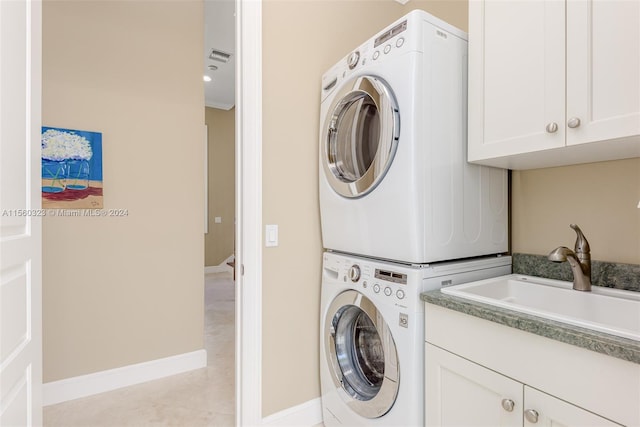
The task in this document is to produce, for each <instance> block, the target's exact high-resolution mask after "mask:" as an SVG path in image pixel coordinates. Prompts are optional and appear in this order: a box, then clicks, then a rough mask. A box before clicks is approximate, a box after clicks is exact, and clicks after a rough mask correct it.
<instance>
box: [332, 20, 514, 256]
mask: <svg viewBox="0 0 640 427" xmlns="http://www.w3.org/2000/svg"><path fill="white" fill-rule="evenodd" d="M466 37H467V36H466V34H465V33H464V32H462V31H460V30H458V29H456V28H454V27H452V26H451V25H449V24H447V23H445V22H443V21H441V20H439V19H437V18H435V17H433V16H431V15H429V14H427V13H426V12H424V11H421V10H414V11H413V12H411V13H409V14H408V15H406V16H405V17H403V18H401V19H400V20H398V21H396V22H394V23H393V24H392V25H390V26H389V27H387V28H385V29H384V30H383V31H381V32H380V33H378V34H376V35H375V36H374V37H373V38H372V39H370V40H369V41H367V42H366V43H364V44H362V45H361V46H359V47H358V48H356V49H355V50H353V52H351V53H350V54H349V55H348V56H346V57H345V58H343V59H342V60H341V61H340V62H338V63H337V64H336V65H335V66H334V67H332V68H331V69H330V70H329V71H327V72H326V73H325V74H324V75H323V78H322V98H321V112H320V144H319V145H320V156H319V157H320V168H319V171H320V180H319V181H320V184H319V186H320V188H319V192H320V211H321V223H322V239H323V246H324V247H325V248H327V249H334V250H337V251H341V252H348V253H354V254H360V255H366V256H370V257H373V258H381V259H388V260H398V261H402V262H410V263H429V262H435V261H442V260H451V259H459V258H466V257H474V256H480V255H487V254H497V253H503V252H506V251H507V171H506V170H504V169H496V168H489V167H485V166H479V165H471V164H468V163H467V162H466V138H467V133H466V121H467V118H466V110H467V39H466Z"/></svg>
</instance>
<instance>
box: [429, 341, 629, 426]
mask: <svg viewBox="0 0 640 427" xmlns="http://www.w3.org/2000/svg"><path fill="white" fill-rule="evenodd" d="M425 360H426V362H425V363H426V364H425V420H426V425H427V426H442V427H445V426H458V427H472V426H492V427H498V426H500V427H502V426H508V427H516V426H519V427H521V426H545V427H551V426H567V427H571V426H575V427H594V426H619V425H620V424H616V423H614V422H611V421H609V420H607V419H606V418H603V417H600V416H598V415H596V414H594V413H592V412H589V411H587V410H584V409H582V408H580V407H578V406H575V405H572V404H570V403H567V402H565V401H563V400H561V399H558V398H556V397H554V396H552V395H550V394H547V393H544V392H541V391H539V390H536V389H534V388H531V387H529V386H527V385H525V384H523V383H521V382H519V381H516V380H514V379H511V378H509V377H507V376H505V375H502V374H501V373H499V372H496V371H494V370H491V369H488V368H485V367H484V366H481V365H479V364H477V363H474V362H471V361H469V360H467V359H464V358H462V357H460V356H457V355H455V354H453V353H450V352H448V351H446V350H443V349H441V348H439V347H436V346H434V345H431V344H429V343H426V347H425Z"/></svg>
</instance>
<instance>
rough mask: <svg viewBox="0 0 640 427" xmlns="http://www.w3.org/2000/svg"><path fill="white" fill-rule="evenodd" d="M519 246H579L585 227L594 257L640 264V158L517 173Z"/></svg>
mask: <svg viewBox="0 0 640 427" xmlns="http://www.w3.org/2000/svg"><path fill="white" fill-rule="evenodd" d="M511 196H512V201H511V203H512V217H513V218H512V228H511V231H512V242H513V251H514V252H521V253H530V254H537V255H546V254H548V253H549V252H550V251H551V250H552V249H554V248H555V247H557V246H568V247H570V248H573V245H574V242H575V232H574V231H573V230H572V229H570V228H569V224H571V223H575V224H578V225H579V226H580V228H581V229H582V231H583V233H584V234H585V236H586V237H587V240H588V241H589V245H590V247H591V259H594V260H599V261H611V262H621V263H630V264H640V209H638V208H637V206H638V202H639V201H640V159H627V160H617V161H611V162H600V163H590V164H584V165H576V166H566V167H559V168H549V169H535V170H529V171H514V172H513V189H512V192H511Z"/></svg>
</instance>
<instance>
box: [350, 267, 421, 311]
mask: <svg viewBox="0 0 640 427" xmlns="http://www.w3.org/2000/svg"><path fill="white" fill-rule="evenodd" d="M341 270H342V273H341V276H342V279H341V281H342V282H344V283H353V284H354V285H356V286H357V287H358V288H361V289H362V290H363V291H365V292H372V293H373V294H374V295H379V297H383V298H384V299H385V300H386V299H387V298H388V299H389V300H388V301H389V302H394V303H396V304H397V305H400V306H406V304H408V303H409V302H408V301H404V300H405V299H406V297H407V292H408V291H407V289H406V287H407V279H408V278H407V275H406V274H404V273H400V272H398V271H393V270H386V269H381V268H375V267H374V266H372V265H369V264H367V263H358V262H357V261H355V262H354V261H351V262H348V263H346V264H345V265H343V269H341Z"/></svg>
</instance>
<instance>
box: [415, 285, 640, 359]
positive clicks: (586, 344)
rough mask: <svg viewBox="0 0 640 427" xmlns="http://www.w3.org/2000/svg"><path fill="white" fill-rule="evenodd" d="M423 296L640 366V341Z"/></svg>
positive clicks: (462, 301) (448, 297)
mask: <svg viewBox="0 0 640 427" xmlns="http://www.w3.org/2000/svg"><path fill="white" fill-rule="evenodd" d="M420 297H421V299H422V300H423V301H425V302H428V303H430V304H434V305H438V306H441V307H444V308H448V309H451V310H455V311H458V312H461V313H465V314H468V315H471V316H475V317H479V318H481V319H485V320H489V321H491V322H496V323H499V324H501V325H506V326H510V327H512V328H516V329H520V330H522V331H525V332H530V333H532V334H536V335H540V336H543V337H546V338H550V339H552V340H556V341H560V342H563V343H566V344H571V345H575V346H578V347H582V348H585V349H587V350H591V351H595V352H598V353H602V354H606V355H607V356H611V357H616V358H618V359H622V360H627V361H629V362H633V363H638V364H640V342H638V341H634V340H631V339H628V338H622V337H617V336H615V335H610V334H605V333H602V332H597V331H592V330H590V329H585V328H580V327H578V326H573V325H569V324H566V323H562V322H557V321H554V320H548V319H544V318H541V317H537V316H532V315H530V314H525V313H520V312H517V311H513V310H508V309H505V308H501V307H495V306H492V305H489V304H483V303H480V302H477V301H473V300H468V299H465V298H460V297H456V296H452V295H447V294H444V293H442V292H440V290H439V289H438V290H434V291H428V292H423V293H422V294H421V295H420Z"/></svg>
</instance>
